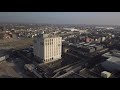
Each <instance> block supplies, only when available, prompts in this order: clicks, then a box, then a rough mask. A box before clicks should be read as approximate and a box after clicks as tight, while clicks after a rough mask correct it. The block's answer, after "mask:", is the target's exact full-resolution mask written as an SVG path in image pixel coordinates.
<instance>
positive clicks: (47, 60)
mask: <svg viewBox="0 0 120 90" xmlns="http://www.w3.org/2000/svg"><path fill="white" fill-rule="evenodd" d="M52 60H53V58H50V59H46V60H45V61H46V62H49V61H52Z"/></svg>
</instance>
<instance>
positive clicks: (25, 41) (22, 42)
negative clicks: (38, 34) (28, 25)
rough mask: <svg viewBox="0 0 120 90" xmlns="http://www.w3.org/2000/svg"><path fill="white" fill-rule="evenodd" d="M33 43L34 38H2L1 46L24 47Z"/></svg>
mask: <svg viewBox="0 0 120 90" xmlns="http://www.w3.org/2000/svg"><path fill="white" fill-rule="evenodd" d="M32 44H33V39H30V38H26V39H22V40H0V48H9V49H10V48H14V49H16V48H22V47H26V46H29V45H32Z"/></svg>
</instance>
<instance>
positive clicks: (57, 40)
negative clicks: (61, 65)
mask: <svg viewBox="0 0 120 90" xmlns="http://www.w3.org/2000/svg"><path fill="white" fill-rule="evenodd" d="M61 50H62V37H58V36H55V35H49V34H40V35H38V36H37V37H35V40H34V55H35V56H36V57H38V58H39V59H40V60H41V61H42V62H43V63H49V62H53V61H56V60H59V59H61V53H62V52H61Z"/></svg>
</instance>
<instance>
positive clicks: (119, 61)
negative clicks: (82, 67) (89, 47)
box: [103, 52, 120, 65]
mask: <svg viewBox="0 0 120 90" xmlns="http://www.w3.org/2000/svg"><path fill="white" fill-rule="evenodd" d="M103 56H104V57H107V58H108V59H107V61H110V62H113V63H116V64H119V65H120V57H117V56H114V55H112V54H110V52H108V53H105V54H103Z"/></svg>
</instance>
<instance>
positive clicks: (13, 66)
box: [0, 60, 29, 78]
mask: <svg viewBox="0 0 120 90" xmlns="http://www.w3.org/2000/svg"><path fill="white" fill-rule="evenodd" d="M18 62H19V61H17V62H8V61H6V60H5V61H2V62H0V78H29V77H28V76H26V75H25V74H24V73H23V71H24V69H23V68H21V67H20V65H24V64H23V63H22V62H19V63H18ZM20 63H21V64H20ZM18 64H19V66H18Z"/></svg>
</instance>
